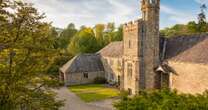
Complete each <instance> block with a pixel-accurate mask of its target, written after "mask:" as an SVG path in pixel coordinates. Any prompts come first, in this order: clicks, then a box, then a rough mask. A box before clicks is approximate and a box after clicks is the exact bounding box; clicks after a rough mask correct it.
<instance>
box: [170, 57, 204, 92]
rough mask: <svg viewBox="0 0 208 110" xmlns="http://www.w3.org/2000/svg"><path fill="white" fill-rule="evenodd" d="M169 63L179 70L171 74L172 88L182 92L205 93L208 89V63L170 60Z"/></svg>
mask: <svg viewBox="0 0 208 110" xmlns="http://www.w3.org/2000/svg"><path fill="white" fill-rule="evenodd" d="M169 65H170V66H171V67H172V68H173V69H174V70H175V71H176V72H177V75H175V74H171V76H170V86H171V89H177V90H178V91H179V92H181V93H191V94H196V93H203V92H204V91H205V90H208V65H203V64H194V63H182V62H174V61H170V62H169Z"/></svg>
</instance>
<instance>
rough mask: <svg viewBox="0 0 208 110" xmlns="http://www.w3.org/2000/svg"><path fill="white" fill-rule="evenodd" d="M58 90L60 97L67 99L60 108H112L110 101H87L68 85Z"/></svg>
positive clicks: (95, 109) (94, 109) (83, 109)
mask: <svg viewBox="0 0 208 110" xmlns="http://www.w3.org/2000/svg"><path fill="white" fill-rule="evenodd" d="M56 92H57V93H58V99H64V100H65V106H64V107H62V108H61V109H60V110H112V108H111V107H112V106H111V104H110V102H107V101H104V103H102V102H97V103H96V102H95V103H89V104H88V103H85V102H83V101H82V100H81V99H80V98H79V97H78V96H76V95H75V94H74V93H72V92H71V91H69V90H68V89H67V88H66V87H63V88H60V89H59V90H56ZM109 101H110V100H109ZM105 104H106V106H105Z"/></svg>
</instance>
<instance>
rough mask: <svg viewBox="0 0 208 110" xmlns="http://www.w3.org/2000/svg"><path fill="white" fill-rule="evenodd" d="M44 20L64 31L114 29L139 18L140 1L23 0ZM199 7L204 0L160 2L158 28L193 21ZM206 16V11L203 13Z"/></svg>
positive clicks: (167, 0) (163, 0)
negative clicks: (101, 26)
mask: <svg viewBox="0 0 208 110" xmlns="http://www.w3.org/2000/svg"><path fill="white" fill-rule="evenodd" d="M26 2H30V3H33V4H34V6H35V7H36V8H38V10H39V11H40V12H44V13H45V14H46V16H47V18H46V21H49V22H50V21H51V22H53V23H52V24H53V26H56V27H60V28H64V27H66V26H67V25H68V24H69V23H71V22H72V23H74V24H75V25H76V26H77V27H80V26H82V25H86V26H94V25H95V24H98V23H108V22H115V23H116V24H117V25H119V24H123V23H126V22H128V21H131V20H136V19H139V18H140V17H141V12H140V0H26ZM201 3H207V4H208V0H161V17H160V18H161V20H160V27H161V28H164V27H169V26H172V25H174V24H176V23H180V24H182V23H187V22H188V21H191V20H197V14H198V13H199V11H200V10H199V7H200V4H201ZM206 13H207V14H208V11H206Z"/></svg>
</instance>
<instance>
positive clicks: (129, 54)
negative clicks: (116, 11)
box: [123, 0, 160, 94]
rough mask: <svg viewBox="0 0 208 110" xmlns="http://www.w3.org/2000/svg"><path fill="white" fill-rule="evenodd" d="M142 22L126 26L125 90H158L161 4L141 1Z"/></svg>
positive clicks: (124, 53) (124, 32)
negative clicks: (157, 69) (156, 70)
mask: <svg viewBox="0 0 208 110" xmlns="http://www.w3.org/2000/svg"><path fill="white" fill-rule="evenodd" d="M141 11H142V19H139V20H136V21H131V22H129V23H127V24H125V25H124V26H123V35H124V38H123V50H124V51H123V64H124V67H123V68H124V69H123V89H125V90H128V91H129V93H130V94H131V93H132V94H136V93H138V91H139V90H141V89H154V88H156V86H157V81H158V76H157V74H156V73H155V72H154V69H155V68H156V67H157V66H158V65H159V63H160V61H159V12H160V0H141Z"/></svg>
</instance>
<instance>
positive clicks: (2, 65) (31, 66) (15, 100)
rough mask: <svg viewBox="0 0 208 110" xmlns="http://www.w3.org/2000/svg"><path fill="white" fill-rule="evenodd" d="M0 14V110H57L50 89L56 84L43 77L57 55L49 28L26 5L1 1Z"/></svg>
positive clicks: (50, 78)
mask: <svg viewBox="0 0 208 110" xmlns="http://www.w3.org/2000/svg"><path fill="white" fill-rule="evenodd" d="M8 9H10V10H12V11H9V10H8ZM0 13H1V15H0V30H1V31H0V83H1V85H0V105H1V106H0V109H1V110H58V108H59V107H60V106H61V105H62V103H61V101H56V100H55V98H54V96H55V93H54V92H52V91H51V90H50V88H51V87H56V85H57V84H59V83H58V82H57V78H55V77H53V76H52V75H50V74H49V73H47V68H49V67H50V65H51V64H52V62H53V60H54V56H56V55H57V51H56V49H55V48H54V41H55V40H54V37H52V36H51V33H53V34H54V32H52V31H53V30H52V26H51V25H50V24H49V23H46V22H43V21H42V19H43V18H44V17H45V16H44V15H43V14H39V13H38V11H37V10H36V9H35V8H33V7H32V6H31V5H30V4H26V3H22V2H17V1H9V0H5V1H3V2H2V1H1V4H0Z"/></svg>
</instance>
